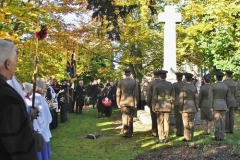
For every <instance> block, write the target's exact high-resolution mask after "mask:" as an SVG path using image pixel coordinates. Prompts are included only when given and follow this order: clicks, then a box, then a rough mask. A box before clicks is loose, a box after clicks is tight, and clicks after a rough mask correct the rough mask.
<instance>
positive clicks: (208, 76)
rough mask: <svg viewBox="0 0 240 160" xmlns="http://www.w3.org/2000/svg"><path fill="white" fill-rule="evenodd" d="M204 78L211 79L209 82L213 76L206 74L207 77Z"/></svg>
mask: <svg viewBox="0 0 240 160" xmlns="http://www.w3.org/2000/svg"><path fill="white" fill-rule="evenodd" d="M203 78H204V79H209V80H210V79H211V76H210V75H209V74H205V75H204V76H203Z"/></svg>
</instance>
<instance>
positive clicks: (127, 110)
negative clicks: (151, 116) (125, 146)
mask: <svg viewBox="0 0 240 160" xmlns="http://www.w3.org/2000/svg"><path fill="white" fill-rule="evenodd" d="M125 73H130V70H129V69H125ZM137 83H138V82H136V81H135V80H133V79H132V78H130V77H126V78H125V79H122V80H121V81H120V82H119V83H118V88H117V92H116V99H117V105H118V106H120V107H121V112H122V126H123V127H122V133H123V137H132V135H133V116H134V109H135V107H136V106H137V105H138V101H139V90H138V84H137Z"/></svg>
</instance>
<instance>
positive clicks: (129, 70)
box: [123, 68, 131, 73]
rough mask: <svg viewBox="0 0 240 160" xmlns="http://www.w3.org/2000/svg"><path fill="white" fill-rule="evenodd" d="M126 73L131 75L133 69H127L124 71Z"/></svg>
mask: <svg viewBox="0 0 240 160" xmlns="http://www.w3.org/2000/svg"><path fill="white" fill-rule="evenodd" d="M123 71H124V72H125V73H130V72H131V69H130V68H126V69H124V70H123Z"/></svg>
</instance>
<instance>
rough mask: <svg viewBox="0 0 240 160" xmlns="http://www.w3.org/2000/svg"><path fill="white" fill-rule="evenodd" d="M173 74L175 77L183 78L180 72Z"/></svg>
mask: <svg viewBox="0 0 240 160" xmlns="http://www.w3.org/2000/svg"><path fill="white" fill-rule="evenodd" d="M175 74H176V76H177V77H182V76H183V73H181V72H177V73H175Z"/></svg>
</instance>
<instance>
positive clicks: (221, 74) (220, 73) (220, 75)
mask: <svg viewBox="0 0 240 160" xmlns="http://www.w3.org/2000/svg"><path fill="white" fill-rule="evenodd" d="M215 75H216V76H218V77H223V76H224V74H223V73H222V72H220V71H217V72H216V73H215Z"/></svg>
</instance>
